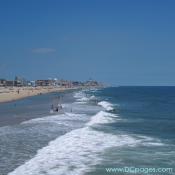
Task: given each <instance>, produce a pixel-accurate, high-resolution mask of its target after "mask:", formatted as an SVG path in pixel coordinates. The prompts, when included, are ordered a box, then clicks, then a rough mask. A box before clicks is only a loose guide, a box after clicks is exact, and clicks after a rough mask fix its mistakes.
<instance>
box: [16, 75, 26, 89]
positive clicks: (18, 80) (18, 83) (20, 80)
mask: <svg viewBox="0 0 175 175" xmlns="http://www.w3.org/2000/svg"><path fill="white" fill-rule="evenodd" d="M14 86H17V87H21V86H28V82H27V80H25V79H24V78H21V77H18V76H16V77H15V81H14Z"/></svg>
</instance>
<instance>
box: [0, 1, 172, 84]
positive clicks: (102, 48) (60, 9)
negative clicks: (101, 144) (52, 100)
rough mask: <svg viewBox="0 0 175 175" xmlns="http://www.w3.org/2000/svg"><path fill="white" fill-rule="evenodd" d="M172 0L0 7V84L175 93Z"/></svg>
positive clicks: (9, 3)
mask: <svg viewBox="0 0 175 175" xmlns="http://www.w3.org/2000/svg"><path fill="white" fill-rule="evenodd" d="M174 9H175V2H174V1H173V0H164V1H161V0H159V1H156V0H29V1H24V0H1V1H0V18H1V20H0V78H9V79H13V78H14V76H15V75H19V76H24V77H26V78H27V79H45V78H49V77H58V78H65V79H70V80H87V79H89V78H93V79H97V80H99V81H102V82H106V83H110V84H113V85H175V78H174V75H175V68H174V67H175V22H174V19H175V10H174Z"/></svg>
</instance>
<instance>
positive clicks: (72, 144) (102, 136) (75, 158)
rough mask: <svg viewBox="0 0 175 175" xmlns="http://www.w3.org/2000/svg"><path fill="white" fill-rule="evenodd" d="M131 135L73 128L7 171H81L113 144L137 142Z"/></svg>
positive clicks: (36, 174) (53, 174)
mask: <svg viewBox="0 0 175 175" xmlns="http://www.w3.org/2000/svg"><path fill="white" fill-rule="evenodd" d="M138 142H139V141H138V140H136V139H134V138H132V137H130V136H128V135H118V136H116V135H112V134H106V133H103V132H99V131H95V130H92V129H91V128H89V127H84V128H81V129H76V130H73V131H71V132H69V133H67V134H65V135H63V136H61V137H59V138H57V139H56V140H54V141H51V142H50V143H49V145H48V146H46V147H44V148H42V149H41V150H39V151H38V152H37V155H36V156H35V157H34V158H32V159H31V160H29V161H27V162H26V163H24V164H23V165H21V166H19V167H18V168H16V169H15V170H14V171H13V172H11V173H9V174H8V175H24V174H26V175H67V174H69V175H82V174H84V173H85V172H87V171H88V169H89V168H90V167H91V166H92V165H95V164H97V163H98V162H99V161H100V160H101V159H100V156H99V154H100V153H102V152H103V151H104V150H106V149H107V148H110V147H114V146H115V147H120V146H135V145H136V144H137V143H138Z"/></svg>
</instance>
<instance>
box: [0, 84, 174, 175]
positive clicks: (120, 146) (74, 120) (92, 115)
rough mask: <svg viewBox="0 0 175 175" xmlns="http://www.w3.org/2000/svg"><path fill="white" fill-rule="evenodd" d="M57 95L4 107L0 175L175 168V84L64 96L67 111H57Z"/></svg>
mask: <svg viewBox="0 0 175 175" xmlns="http://www.w3.org/2000/svg"><path fill="white" fill-rule="evenodd" d="M57 95H60V94H57V93H51V94H46V95H41V96H36V97H30V98H26V99H23V100H19V101H16V102H11V103H4V104H0V157H1V158H0V175H6V174H9V175H69V174H71V175H83V174H84V175H105V174H133V173H121V172H120V173H107V171H106V168H109V167H116V168H117V167H144V168H148V167H152V168H156V167H157V168H175V87H112V88H105V89H101V90H95V89H93V90H86V91H85V90H84V91H77V92H66V93H63V94H61V95H62V96H63V100H62V103H63V108H64V114H50V113H49V109H50V105H51V103H52V99H53V98H54V97H55V96H57ZM173 171H175V170H173ZM10 172H11V173H10ZM138 174H143V173H138ZM147 174H149V173H147ZM154 174H155V173H154ZM159 174H162V175H165V174H175V172H172V173H168V172H166V173H159ZM150 175H151V173H150ZM156 175H157V174H156Z"/></svg>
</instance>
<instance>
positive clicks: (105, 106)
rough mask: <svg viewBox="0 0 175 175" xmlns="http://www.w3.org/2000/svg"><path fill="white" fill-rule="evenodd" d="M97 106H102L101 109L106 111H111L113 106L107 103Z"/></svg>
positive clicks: (103, 102) (100, 103)
mask: <svg viewBox="0 0 175 175" xmlns="http://www.w3.org/2000/svg"><path fill="white" fill-rule="evenodd" d="M98 105H100V106H102V107H103V108H105V109H106V110H107V111H112V110H113V109H114V108H113V104H111V103H109V102H107V101H101V102H99V103H98Z"/></svg>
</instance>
